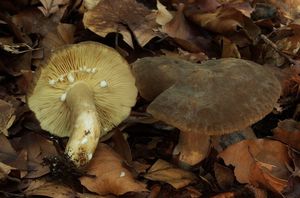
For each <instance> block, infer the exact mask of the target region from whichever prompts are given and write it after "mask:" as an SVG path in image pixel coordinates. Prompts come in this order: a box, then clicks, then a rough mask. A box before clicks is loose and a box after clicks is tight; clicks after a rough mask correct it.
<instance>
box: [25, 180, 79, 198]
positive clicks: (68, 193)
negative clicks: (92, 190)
mask: <svg viewBox="0 0 300 198" xmlns="http://www.w3.org/2000/svg"><path fill="white" fill-rule="evenodd" d="M25 194H26V196H46V197H51V198H70V197H76V192H74V191H73V190H72V189H71V188H69V187H67V186H65V185H63V184H59V183H56V182H50V181H46V180H45V179H38V180H33V181H31V183H30V185H29V187H28V188H27V189H26V190H25Z"/></svg>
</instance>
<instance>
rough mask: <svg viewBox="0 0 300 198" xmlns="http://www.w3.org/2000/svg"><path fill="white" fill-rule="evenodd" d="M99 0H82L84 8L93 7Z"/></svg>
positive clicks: (89, 8)
mask: <svg viewBox="0 0 300 198" xmlns="http://www.w3.org/2000/svg"><path fill="white" fill-rule="evenodd" d="M100 1H101V0H83V5H84V7H85V8H86V9H88V10H91V9H93V8H94V7H95V6H96V5H97V4H98V3H99V2H100Z"/></svg>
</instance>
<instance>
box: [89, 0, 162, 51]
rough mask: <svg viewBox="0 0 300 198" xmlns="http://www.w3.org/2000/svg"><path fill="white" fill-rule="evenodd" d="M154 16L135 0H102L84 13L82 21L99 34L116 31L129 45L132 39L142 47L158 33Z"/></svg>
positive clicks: (131, 43)
mask: <svg viewBox="0 0 300 198" xmlns="http://www.w3.org/2000/svg"><path fill="white" fill-rule="evenodd" d="M155 18H156V14H155V13H154V12H152V11H151V10H149V9H148V8H146V7H145V6H144V5H143V4H141V3H138V2H136V1H135V0H114V1H111V0H102V1H101V2H100V3H99V4H98V5H97V6H96V7H94V8H93V9H92V10H89V11H87V12H86V13H85V14H84V17H83V23H84V25H85V27H87V28H88V29H90V30H91V31H92V32H94V33H96V34H98V35H99V36H102V37H105V36H106V35H107V34H108V33H111V32H117V33H120V34H122V35H123V38H124V41H125V42H126V43H127V44H128V45H130V46H131V47H133V40H134V39H136V40H137V42H138V44H139V45H141V46H142V47H143V46H144V45H146V44H147V43H148V42H149V41H150V40H151V39H152V38H154V37H155V36H158V35H159V34H158V32H157V31H155V30H156V29H157V28H158V24H156V22H155ZM131 33H132V34H133V35H131ZM132 36H133V37H134V38H132Z"/></svg>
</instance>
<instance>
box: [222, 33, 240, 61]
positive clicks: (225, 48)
mask: <svg viewBox="0 0 300 198" xmlns="http://www.w3.org/2000/svg"><path fill="white" fill-rule="evenodd" d="M219 42H220V44H221V46H222V58H230V57H231V58H241V54H240V52H239V49H238V47H237V45H236V44H235V43H234V42H232V41H231V40H230V39H228V38H226V37H221V38H220V39H219Z"/></svg>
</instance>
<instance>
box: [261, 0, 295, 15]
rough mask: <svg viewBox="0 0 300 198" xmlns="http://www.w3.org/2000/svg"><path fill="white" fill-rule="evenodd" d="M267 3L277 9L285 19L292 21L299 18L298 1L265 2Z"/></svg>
mask: <svg viewBox="0 0 300 198" xmlns="http://www.w3.org/2000/svg"><path fill="white" fill-rule="evenodd" d="M267 2H268V3H269V4H272V5H274V6H275V7H277V8H278V9H279V10H280V11H281V13H282V14H283V16H284V17H286V18H287V19H290V20H294V19H297V18H299V14H300V1H299V0H267Z"/></svg>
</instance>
